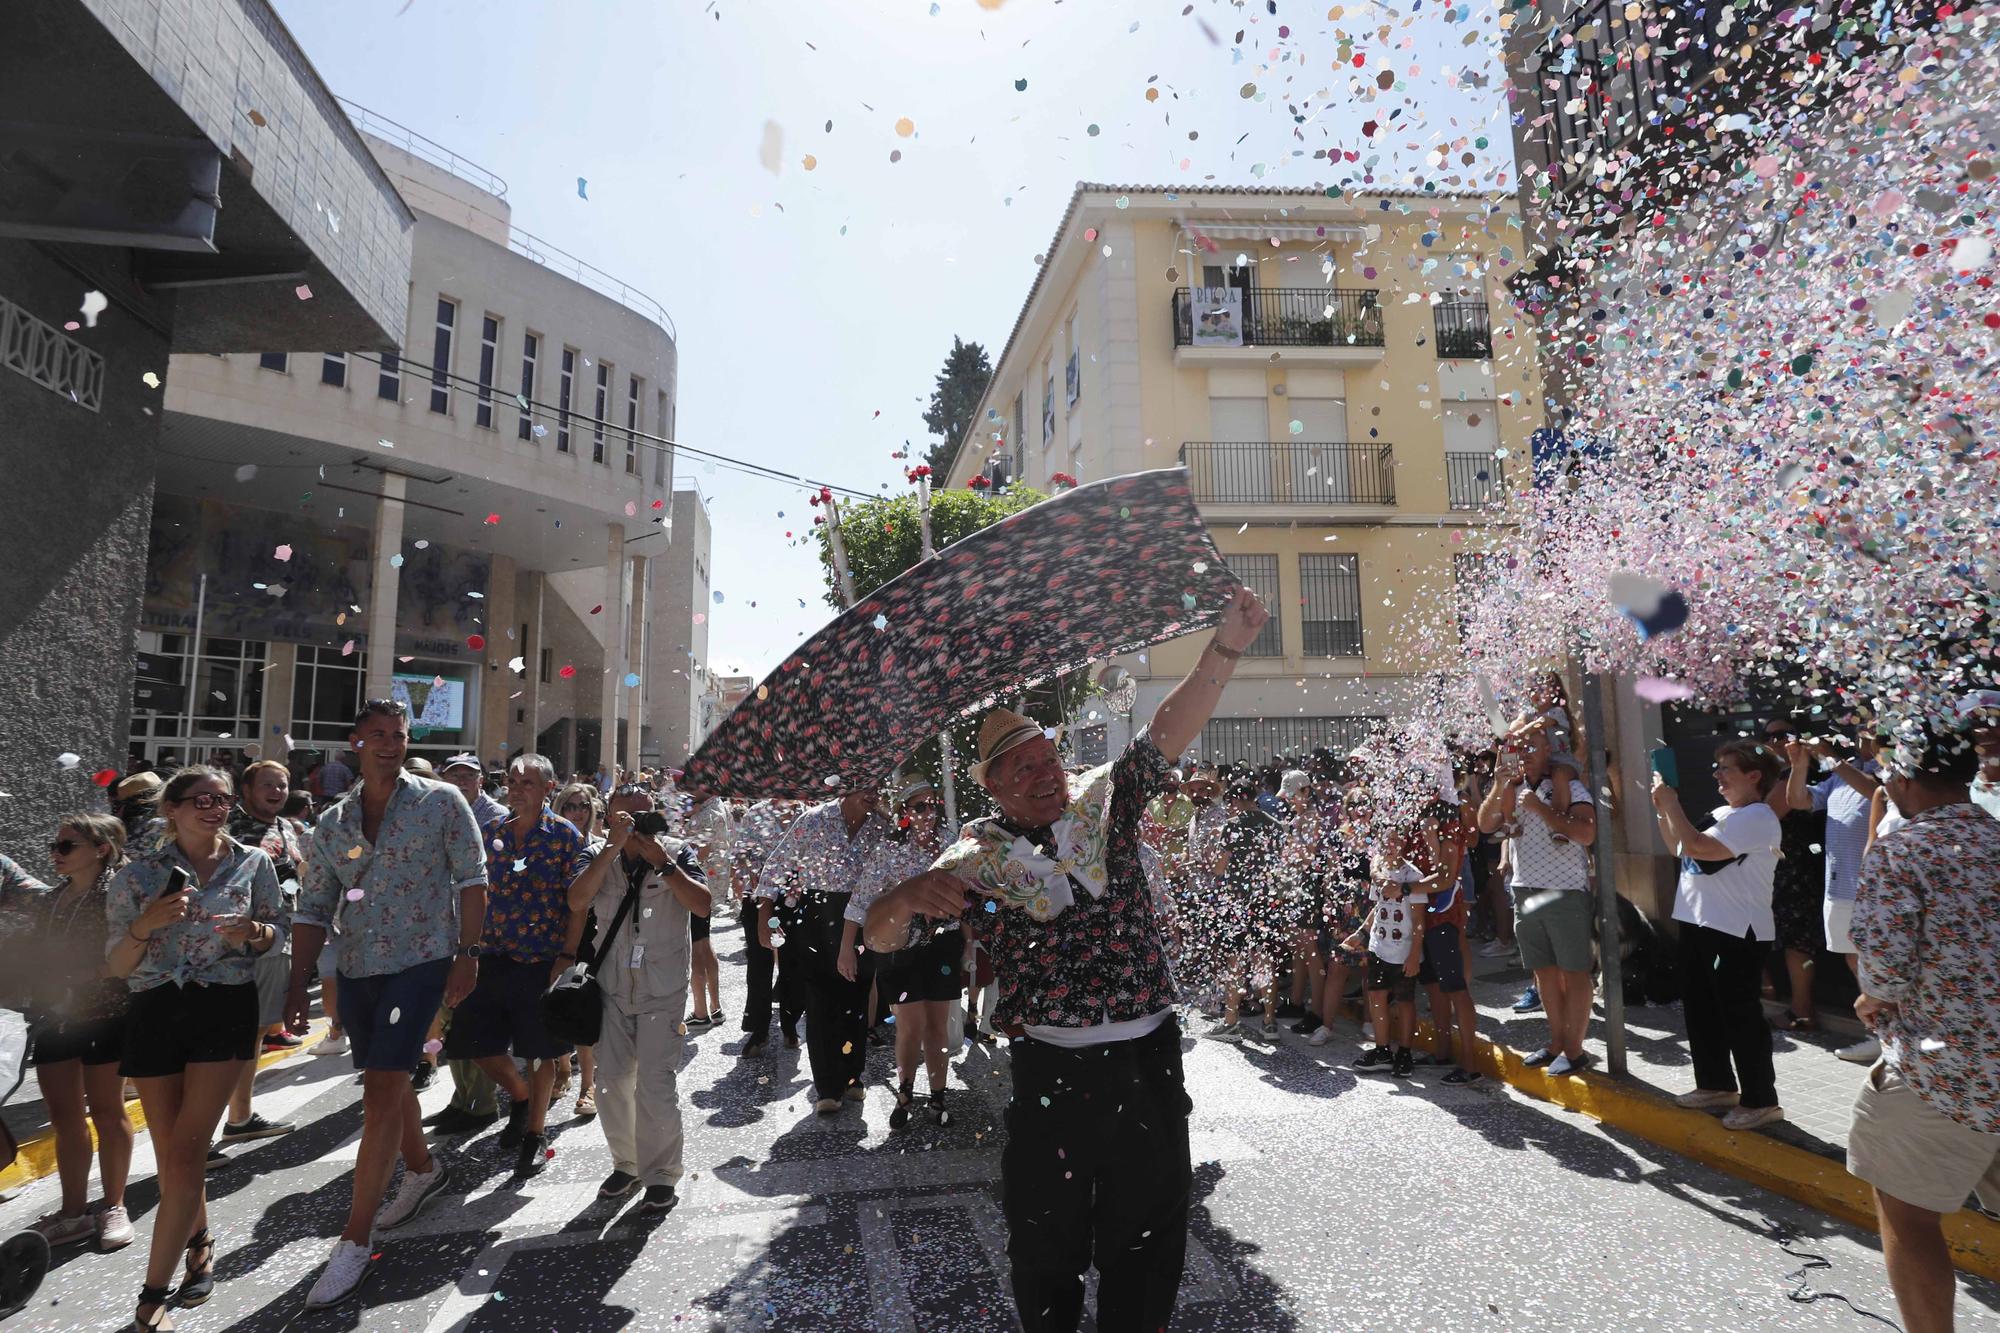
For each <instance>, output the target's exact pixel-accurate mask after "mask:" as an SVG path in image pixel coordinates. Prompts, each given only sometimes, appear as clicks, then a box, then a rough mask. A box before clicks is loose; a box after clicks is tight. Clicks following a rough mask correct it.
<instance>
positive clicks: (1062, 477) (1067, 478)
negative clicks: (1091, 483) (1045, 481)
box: [1049, 472, 1080, 486]
mask: <svg viewBox="0 0 2000 1333" xmlns="http://www.w3.org/2000/svg"><path fill="white" fill-rule="evenodd" d="M1049 484H1050V485H1051V486H1075V485H1078V484H1080V483H1078V481H1077V479H1076V478H1075V477H1072V476H1071V475H1070V474H1069V473H1067V472H1056V473H1053V474H1051V475H1050V477H1049Z"/></svg>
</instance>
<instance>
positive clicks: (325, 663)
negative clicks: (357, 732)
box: [290, 644, 366, 748]
mask: <svg viewBox="0 0 2000 1333" xmlns="http://www.w3.org/2000/svg"><path fill="white" fill-rule="evenodd" d="M298 652H299V656H298V665H297V666H295V667H293V668H292V718H291V722H292V725H291V728H290V730H291V733H292V740H293V741H294V743H296V744H298V745H301V746H315V745H316V748H327V747H332V746H340V747H345V746H346V744H347V737H348V733H349V732H351V731H352V730H353V729H354V715H355V714H356V713H358V712H360V711H361V692H362V686H363V684H364V681H365V678H364V676H363V671H364V669H365V665H366V663H365V654H363V653H358V652H357V653H349V654H348V655H346V656H345V657H343V656H341V652H340V649H339V648H337V647H334V648H322V647H316V646H314V645H311V644H300V645H299V650H298Z"/></svg>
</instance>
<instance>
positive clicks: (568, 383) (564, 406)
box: [556, 347, 576, 454]
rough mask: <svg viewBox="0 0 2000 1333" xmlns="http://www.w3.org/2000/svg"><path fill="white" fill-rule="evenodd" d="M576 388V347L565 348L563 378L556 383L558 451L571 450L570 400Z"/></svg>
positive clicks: (563, 452)
mask: <svg viewBox="0 0 2000 1333" xmlns="http://www.w3.org/2000/svg"><path fill="white" fill-rule="evenodd" d="M575 389H576V349H575V348H574V347H565V348H563V353H562V378H561V379H560V380H558V381H557V384H556V452H557V453H559V454H566V453H568V452H569V401H570V394H571V393H572V392H574V391H575Z"/></svg>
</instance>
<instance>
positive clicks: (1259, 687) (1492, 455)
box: [946, 184, 1543, 761]
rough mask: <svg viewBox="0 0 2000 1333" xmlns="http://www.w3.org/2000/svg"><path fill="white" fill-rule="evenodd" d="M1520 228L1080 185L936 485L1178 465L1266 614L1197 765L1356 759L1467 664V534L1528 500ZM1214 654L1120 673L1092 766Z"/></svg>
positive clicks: (1098, 715) (1130, 664)
mask: <svg viewBox="0 0 2000 1333" xmlns="http://www.w3.org/2000/svg"><path fill="white" fill-rule="evenodd" d="M1517 216H1518V215H1517V212H1516V206H1515V202H1514V199H1513V197H1512V196H1508V195H1493V196H1486V195H1447V194H1438V193H1431V192H1426V191H1419V190H1412V191H1384V192H1381V193H1364V194H1358V195H1357V194H1349V193H1338V192H1333V191H1327V190H1317V189H1294V190H1273V189H1262V188H1249V187H1203V188H1189V187H1180V188H1175V189H1167V188H1164V187H1160V186H1138V185H1132V186H1120V185H1094V184H1080V185H1078V186H1077V188H1076V191H1075V193H1074V194H1072V195H1071V197H1070V200H1069V205H1068V208H1067V209H1066V210H1065V212H1064V213H1063V217H1062V221H1061V223H1060V224H1059V225H1058V226H1057V228H1056V233H1055V237H1054V239H1053V240H1052V241H1051V242H1050V243H1049V245H1048V247H1047V249H1046V250H1045V252H1044V253H1043V255H1042V256H1041V270H1040V273H1039V276H1038V277H1037V278H1036V279H1035V281H1034V283H1033V284H1032V285H1031V286H1030V287H1029V289H1028V293H1027V297H1026V299H1025V301H1024V302H1023V303H1022V307H1021V312H1020V315H1019V317H1018V318H1017V319H1016V321H1015V324H1014V328H1013V331H1012V332H1011V333H1010V334H1009V335H1008V338H1007V342H1006V345H1005V347H1004V348H1003V349H1002V351H1001V353H1000V356H999V358H998V361H997V363H996V364H995V367H994V375H993V379H992V382H991V383H990V384H989V386H988V388H987V391H986V395H985V397H984V399H983V400H982V402H981V403H980V405H979V408H978V411H977V414H976V417H975V419H974V423H973V426H972V428H971V430H970V432H969V433H968V435H967V436H966V438H965V439H963V440H961V441H960V442H959V448H958V451H957V455H956V457H955V459H954V462H953V466H952V469H951V472H950V475H949V477H948V478H947V479H946V480H947V484H949V485H953V486H962V485H964V484H966V482H967V481H968V480H969V479H970V478H972V477H974V476H975V475H984V476H985V477H987V478H988V479H989V480H990V481H992V482H994V483H995V484H1006V483H1008V482H1011V481H1020V482H1024V483H1026V484H1027V485H1030V486H1034V487H1037V488H1046V487H1048V486H1049V485H1050V484H1051V478H1053V477H1054V476H1055V475H1056V474H1058V473H1067V474H1069V475H1071V476H1073V477H1076V478H1078V479H1079V480H1080V481H1085V482H1088V481H1092V480H1096V479H1098V478H1102V477H1107V476H1116V475H1119V474H1123V473H1128V472H1137V471H1142V470H1145V469H1151V468H1166V467H1174V466H1179V465H1185V466H1186V467H1187V469H1188V474H1189V480H1190V482H1191V484H1192V485H1193V488H1194V493H1195V498H1196V500H1197V502H1198V504H1199V505H1200V507H1201V510H1202V513H1203V515H1204V516H1205V517H1206V518H1207V520H1208V523H1209V527H1210V530H1211V531H1212V532H1213V533H1214V536H1215V543H1216V546H1217V548H1218V549H1219V550H1221V551H1222V553H1223V555H1224V556H1225V557H1226V558H1227V559H1228V561H1229V563H1230V565H1231V567H1232V568H1233V569H1235V571H1236V572H1237V573H1238V574H1239V575H1240V576H1241V577H1242V578H1243V580H1244V581H1245V582H1246V583H1248V584H1250V585H1251V586H1252V587H1253V588H1255V589H1256V590H1257V591H1258V593H1259V594H1260V595H1261V596H1262V597H1263V598H1264V600H1265V601H1266V602H1267V603H1268V604H1269V605H1270V606H1271V608H1272V610H1273V612H1274V613H1275V614H1274V617H1273V620H1272V623H1271V626H1270V628H1269V629H1267V630H1266V632H1265V633H1264V635H1263V636H1262V638H1261V639H1260V640H1259V641H1258V643H1257V644H1256V645H1255V646H1254V647H1253V648H1252V650H1251V651H1250V653H1248V654H1246V656H1245V660H1244V661H1243V663H1242V664H1241V666H1240V667H1239V668H1238V670H1237V672H1236V676H1235V679H1234V680H1233V681H1232V682H1231V684H1230V687H1229V689H1228V691H1227V693H1226V694H1225V695H1224V697H1223V701H1222V706H1221V707H1220V708H1219V709H1218V710H1217V714H1216V717H1215V719H1214V721H1212V722H1211V723H1210V724H1209V727H1208V730H1207V732H1206V733H1205V734H1204V736H1203V738H1202V741H1201V743H1200V747H1199V748H1200V750H1201V752H1202V753H1203V755H1204V756H1205V757H1209V758H1213V759H1217V760H1222V761H1228V760H1243V759H1263V758H1265V757H1267V756H1269V755H1272V754H1277V753H1287V752H1298V751H1303V750H1306V749H1309V748H1311V747H1313V746H1316V745H1331V746H1333V747H1335V748H1336V749H1339V750H1342V751H1343V752H1344V751H1345V750H1346V749H1347V748H1349V747H1350V746H1351V745H1352V744H1353V743H1354V741H1355V740H1357V739H1358V738H1359V736H1360V735H1361V733H1362V732H1363V731H1364V730H1365V729H1366V727H1367V725H1368V721H1369V720H1370V719H1372V718H1377V717H1383V716H1387V715H1390V714H1393V713H1395V712H1396V711H1397V710H1399V709H1401V708H1403V707H1406V706H1408V705H1409V704H1410V703H1411V702H1412V700H1413V698H1414V695H1415V692H1416V691H1418V690H1419V689H1421V688H1422V687H1421V685H1420V675H1421V673H1423V672H1426V671H1431V670H1436V669H1440V668H1449V667H1450V666H1451V665H1452V664H1453V663H1454V662H1455V661H1458V660H1460V645H1459V641H1458V630H1457V617H1456V615H1455V613H1454V597H1453V589H1454V587H1455V586H1456V584H1457V581H1458V580H1459V579H1460V578H1462V577H1464V576H1466V575H1467V574H1468V573H1469V572H1470V571H1471V569H1472V568H1474V566H1473V565H1472V563H1471V561H1472V560H1474V559H1476V557H1472V556H1468V555H1467V554H1466V553H1467V552H1468V551H1469V550H1470V549H1471V548H1472V547H1473V546H1474V545H1476V543H1472V542H1471V541H1470V540H1469V538H1470V536H1471V534H1470V533H1469V532H1468V529H1470V528H1472V527H1474V526H1476V525H1479V524H1481V523H1484V522H1485V521H1487V520H1486V516H1485V513H1484V511H1485V510H1486V509H1487V508H1488V507H1489V506H1490V505H1491V504H1493V503H1494V501H1495V500H1496V499H1497V498H1498V496H1499V495H1500V494H1501V491H1502V488H1504V487H1506V486H1508V485H1511V484H1514V483H1515V482H1516V481H1517V480H1519V481H1520V482H1521V483H1523V484H1525V483H1526V481H1527V478H1528V457H1529V437H1530V435H1531V434H1532V433H1533V431H1534V430H1535V429H1536V428H1537V427H1538V426H1540V425H1542V424H1543V422H1542V409H1541V395H1540V392H1539V383H1538V381H1537V380H1536V378H1535V377H1534V371H1535V353H1534V346H1533V342H1532V331H1531V328H1530V326H1529V325H1528V324H1527V323H1526V322H1525V321H1517V320H1516V319H1515V318H1514V316H1513V312H1512V308H1511V306H1509V304H1508V303H1507V301H1506V287H1505V285H1504V283H1505V280H1506V278H1507V277H1508V276H1509V274H1511V273H1512V272H1513V270H1514V266H1515V265H1516V263H1517V262H1518V256H1519V253H1520V251H1521V248H1522V247H1521V241H1520V231H1519V225H1518V221H1517ZM1204 637H1205V636H1189V637H1188V638H1186V639H1182V640H1176V641H1174V642H1171V643H1166V644H1161V645H1159V646H1158V647H1157V648H1155V649H1154V650H1153V651H1152V652H1150V653H1146V654H1131V655H1128V656H1126V657H1123V658H1120V659H1118V661H1117V665H1120V666H1122V667H1124V668H1125V669H1126V670H1127V671H1129V672H1130V673H1131V674H1132V676H1133V677H1134V678H1135V679H1136V681H1137V684H1138V691H1137V700H1136V702H1135V703H1134V705H1133V706H1132V708H1131V709H1130V710H1129V711H1127V712H1119V711H1116V710H1113V709H1110V708H1108V707H1107V706H1106V704H1105V702H1104V701H1103V700H1095V701H1092V702H1091V703H1087V704H1086V705H1085V706H1084V708H1083V711H1082V715H1081V716H1080V717H1078V718H1077V719H1076V723H1077V729H1076V733H1075V734H1076V737H1077V753H1078V757H1079V758H1081V759H1083V760H1085V761H1094V760H1095V759H1097V758H1099V757H1101V756H1102V755H1104V754H1106V753H1116V752H1117V751H1118V749H1119V748H1120V747H1122V746H1123V744H1124V743H1125V742H1126V740H1128V739H1129V737H1130V736H1131V734H1132V732H1133V731H1134V730H1135V729H1136V728H1138V727H1143V726H1144V725H1145V722H1146V719H1147V718H1149V717H1150V716H1151V715H1152V712H1153V709H1154V708H1155V707H1157V706H1158V704H1159V702H1160V700H1161V699H1162V698H1164V697H1165V695H1166V692H1167V691H1168V690H1169V689H1171V688H1172V687H1173V685H1174V683H1175V682H1176V681H1178V680H1179V679H1180V678H1181V677H1182V676H1183V675H1185V674H1186V672H1187V670H1188V669H1189V668H1190V667H1191V666H1192V664H1193V662H1194V658H1195V656H1196V654H1197V652H1198V651H1199V646H1200V643H1201V642H1202V639H1203V638H1204Z"/></svg>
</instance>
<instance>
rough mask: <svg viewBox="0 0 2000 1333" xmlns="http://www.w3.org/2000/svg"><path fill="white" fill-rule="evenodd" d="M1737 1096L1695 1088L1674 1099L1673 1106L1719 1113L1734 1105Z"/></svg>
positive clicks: (1718, 1090) (1713, 1089)
mask: <svg viewBox="0 0 2000 1333" xmlns="http://www.w3.org/2000/svg"><path fill="white" fill-rule="evenodd" d="M1736 1101H1737V1094H1736V1093H1734V1092H1725V1091H1724V1090H1723V1089H1721V1088H1696V1089H1695V1090H1694V1091H1693V1092H1684V1093H1682V1094H1681V1095H1680V1096H1678V1097H1676V1098H1674V1105H1675V1106H1684V1107H1686V1108H1687V1109H1688V1110H1690V1111H1719V1110H1721V1109H1722V1108H1724V1107H1727V1106H1734V1105H1736Z"/></svg>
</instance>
